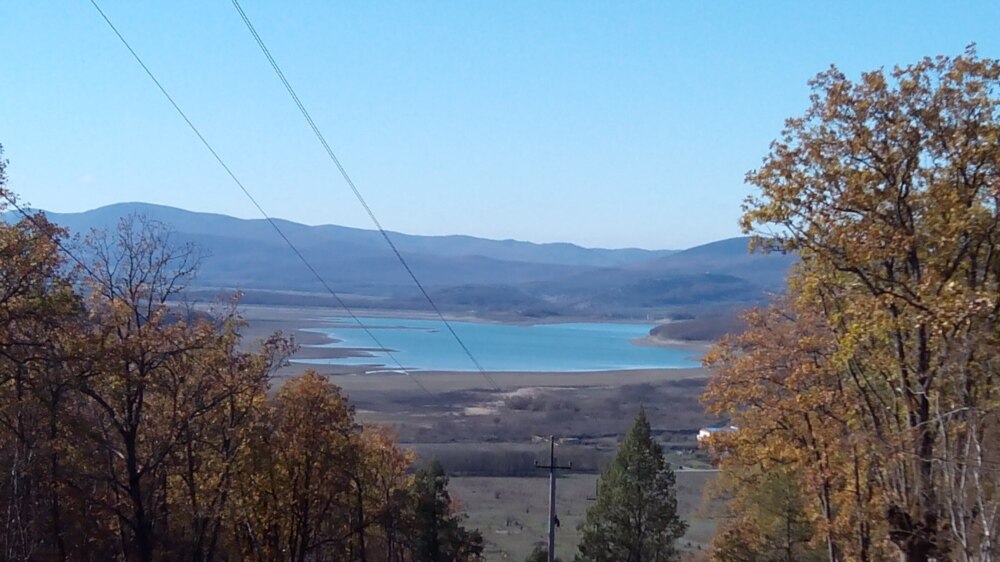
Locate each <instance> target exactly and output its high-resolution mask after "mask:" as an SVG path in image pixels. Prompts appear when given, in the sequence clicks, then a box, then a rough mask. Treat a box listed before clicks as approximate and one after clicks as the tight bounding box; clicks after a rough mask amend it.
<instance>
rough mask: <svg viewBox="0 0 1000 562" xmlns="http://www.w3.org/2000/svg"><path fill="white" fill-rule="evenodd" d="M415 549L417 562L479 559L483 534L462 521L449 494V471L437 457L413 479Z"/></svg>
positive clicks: (413, 549)
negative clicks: (446, 472)
mask: <svg viewBox="0 0 1000 562" xmlns="http://www.w3.org/2000/svg"><path fill="white" fill-rule="evenodd" d="M414 494H415V498H414V513H413V529H412V537H413V539H412V540H413V544H412V551H413V560H414V562H465V561H468V560H478V559H479V558H480V555H481V554H482V552H483V538H482V535H481V534H480V533H479V531H478V530H473V531H469V530H467V529H466V528H465V527H463V526H462V525H461V519H462V518H461V516H460V515H457V514H455V513H454V509H453V507H452V503H451V496H450V495H449V494H448V475H447V474H445V472H444V468H442V467H441V463H439V462H437V461H434V462H432V463H431V464H430V465H429V466H428V467H427V468H424V469H421V470H419V471H418V472H417V474H416V477H415V481H414Z"/></svg>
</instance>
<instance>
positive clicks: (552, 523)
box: [535, 435, 573, 562]
mask: <svg viewBox="0 0 1000 562" xmlns="http://www.w3.org/2000/svg"><path fill="white" fill-rule="evenodd" d="M535 468H544V469H547V470H548V471H549V562H555V561H556V521H557V519H556V471H557V470H573V463H569V464H568V465H566V466H559V465H557V464H556V438H555V436H551V435H550V436H549V464H548V465H542V464H538V461H535Z"/></svg>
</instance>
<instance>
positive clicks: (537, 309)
mask: <svg viewBox="0 0 1000 562" xmlns="http://www.w3.org/2000/svg"><path fill="white" fill-rule="evenodd" d="M47 214H48V216H49V218H50V220H52V221H53V222H55V223H57V224H60V225H62V226H64V227H67V228H68V229H69V230H70V232H71V233H73V234H77V235H83V234H86V233H87V232H89V231H90V229H94V228H96V229H104V228H114V227H115V226H116V225H117V223H118V221H119V220H120V219H121V218H122V217H124V216H127V215H130V214H142V215H145V216H147V217H149V218H151V219H154V220H157V221H160V222H162V223H164V224H166V225H167V226H168V227H170V228H171V229H172V231H173V233H172V239H173V240H175V241H176V242H177V243H187V242H192V243H194V244H195V245H196V246H197V247H198V248H199V250H200V251H201V252H202V253H203V254H204V256H205V257H204V259H203V262H202V266H201V268H200V270H199V274H198V277H197V278H196V280H195V282H194V283H193V284H192V289H193V290H195V291H196V292H201V293H211V292H213V291H214V292H219V290H232V289H239V290H243V291H244V292H245V293H246V301H247V302H261V303H266V302H270V303H276V304H323V303H326V302H327V301H332V297H330V296H329V295H325V294H324V292H325V289H324V288H323V286H322V285H321V284H320V282H319V281H318V280H317V279H316V278H315V277H314V276H313V275H312V274H311V273H310V272H309V271H308V269H306V267H305V266H304V265H303V264H302V262H301V261H300V260H299V258H298V257H297V256H296V255H295V254H294V253H293V252H292V251H291V250H290V249H289V247H288V246H287V244H286V243H285V242H284V241H283V240H282V239H281V237H279V236H278V234H277V233H276V232H275V231H274V228H273V227H272V226H271V225H270V224H268V222H267V221H266V220H263V219H249V220H248V219H239V218H234V217H230V216H225V215H218V214H210V213H198V212H191V211H186V210H182V209H177V208H173V207H166V206H160V205H151V204H146V203H120V204H115V205H109V206H106V207H101V208H98V209H94V210H91V211H86V212H82V213H47ZM16 218H17V216H16V215H13V214H11V213H8V214H7V215H5V216H4V220H7V221H12V220H16ZM274 222H275V224H277V225H278V226H279V227H280V228H281V230H282V232H284V234H285V235H286V236H287V237H288V239H289V240H290V241H291V242H292V243H293V244H295V246H296V247H297V248H298V249H299V251H300V252H301V253H302V255H303V256H305V258H306V259H307V260H308V261H309V263H310V264H311V265H312V266H313V267H314V268H315V269H316V271H317V272H319V274H320V276H322V277H323V279H324V280H325V281H326V282H327V284H329V285H330V286H331V287H333V288H334V289H335V290H336V291H337V292H338V293H339V294H341V296H342V297H343V298H345V299H346V300H348V301H349V302H351V303H353V304H354V305H355V306H365V307H377V308H402V309H418V310H419V309H425V308H426V306H427V305H426V302H425V301H424V300H423V298H422V296H421V295H420V294H419V292H418V291H417V289H416V287H415V286H414V284H413V282H412V280H411V279H410V277H409V275H408V274H407V273H406V271H405V270H404V269H403V268H402V267H401V265H400V263H399V262H398V260H397V258H396V256H395V255H394V254H393V252H392V251H391V249H390V248H389V247H388V245H387V244H386V243H385V240H384V239H383V238H382V235H381V233H379V232H378V231H377V230H366V229H358V228H349V227H344V226H336V225H322V226H308V225H303V224H298V223H294V222H290V221H285V220H281V219H275V221H274ZM387 235H388V236H389V237H390V238H391V239H392V241H393V243H394V244H395V245H396V247H397V248H398V249H399V251H400V253H401V254H402V255H403V256H404V257H405V258H406V260H407V262H408V264H409V265H410V267H411V269H412V270H413V272H414V274H415V275H416V276H417V277H418V278H419V279H420V281H421V283H422V284H423V285H424V286H425V288H426V289H427V290H428V291H429V292H430V293H431V295H432V296H433V297H434V299H435V301H436V302H437V304H438V305H439V306H441V307H442V308H444V309H448V310H455V311H465V312H480V313H482V312H492V313H507V314H513V315H527V316H535V317H537V316H552V315H596V316H634V315H638V314H644V315H650V314H664V313H669V312H670V311H675V312H676V311H677V310H679V309H684V308H690V307H706V306H732V305H747V304H752V303H755V302H760V301H761V300H763V299H764V298H766V295H767V293H769V292H777V291H780V290H781V289H782V287H783V286H784V280H785V276H786V275H787V272H788V268H789V267H790V266H791V264H792V263H794V261H795V257H794V256H790V255H783V254H780V253H771V254H751V253H749V252H748V250H747V244H748V241H749V240H748V239H747V238H732V239H727V240H720V241H718V242H713V243H710V244H705V245H702V246H697V247H694V248H690V249H687V250H682V251H676V250H643V249H637V248H623V249H602V248H584V247H581V246H577V245H575V244H568V243H547V244H536V243H532V242H522V241H516V240H489V239H484V238H476V237H472V236H461V235H454V236H416V235H410V234H403V233H398V232H388V233H387Z"/></svg>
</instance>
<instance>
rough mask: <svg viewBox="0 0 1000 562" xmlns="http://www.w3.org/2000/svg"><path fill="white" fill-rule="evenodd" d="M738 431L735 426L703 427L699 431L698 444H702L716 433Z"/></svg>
mask: <svg viewBox="0 0 1000 562" xmlns="http://www.w3.org/2000/svg"><path fill="white" fill-rule="evenodd" d="M736 429H737V428H736V426H735V425H730V426H725V427H703V428H701V429H699V430H698V436H697V439H698V442H699V443H701V442H703V441H705V440H706V439H708V438H709V437H711V436H713V435H715V434H716V433H733V432H734V431H736Z"/></svg>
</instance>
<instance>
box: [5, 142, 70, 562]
mask: <svg viewBox="0 0 1000 562" xmlns="http://www.w3.org/2000/svg"><path fill="white" fill-rule="evenodd" d="M16 205H17V202H16V199H15V196H14V194H13V193H12V192H10V191H8V190H7V189H6V161H5V160H3V148H2V146H0V212H3V211H6V210H7V209H8V208H9V207H10V206H16ZM65 238H66V233H65V231H64V230H63V229H60V228H58V227H57V226H55V225H53V224H51V223H50V222H49V221H48V220H46V218H45V216H44V215H42V214H40V213H25V214H23V215H21V216H20V217H19V220H17V221H15V222H11V223H0V428H2V431H0V471H2V473H3V474H4V478H3V480H2V481H0V501H2V502H3V505H2V509H3V510H4V511H3V512H4V513H5V521H6V523H5V525H4V527H3V530H2V535H0V541H2V547H3V553H4V555H5V557H6V558H7V559H12V560H28V559H32V558H35V557H65V556H66V543H65V541H64V540H63V535H64V534H66V535H68V534H69V531H68V528H67V526H66V525H65V521H67V520H69V519H70V517H68V516H67V514H66V513H64V512H65V511H66V508H65V506H64V504H65V502H64V501H62V498H61V495H62V494H63V493H65V490H64V489H60V487H59V484H58V477H59V474H60V472H61V466H62V463H63V462H64V454H63V450H62V449H61V447H60V437H61V436H62V427H61V424H60V421H61V420H60V419H59V418H60V417H61V415H62V413H63V412H64V409H65V407H66V403H67V401H68V394H69V393H70V390H71V388H70V387H71V381H70V380H69V378H68V377H67V376H66V370H65V368H64V363H65V361H66V360H67V353H68V350H67V348H66V345H65V344H66V343H67V339H66V336H67V334H68V333H71V332H72V331H73V325H74V324H75V322H76V320H77V319H78V318H79V314H80V300H79V298H78V297H77V295H76V294H75V293H74V292H73V285H72V278H71V276H70V274H69V272H68V271H67V270H66V267H65V266H66V258H65V256H64V255H63V253H62V250H61V247H60V244H61V242H64V241H65Z"/></svg>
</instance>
